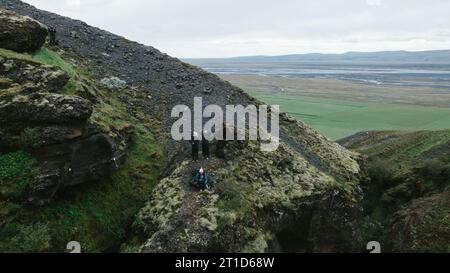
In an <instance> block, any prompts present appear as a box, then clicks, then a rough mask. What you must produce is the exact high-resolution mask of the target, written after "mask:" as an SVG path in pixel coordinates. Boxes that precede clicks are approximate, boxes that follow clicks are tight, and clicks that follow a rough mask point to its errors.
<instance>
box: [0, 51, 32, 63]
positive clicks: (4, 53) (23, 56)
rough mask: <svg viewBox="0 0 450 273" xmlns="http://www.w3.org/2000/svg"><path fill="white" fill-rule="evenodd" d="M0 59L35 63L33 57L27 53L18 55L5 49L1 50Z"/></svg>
mask: <svg viewBox="0 0 450 273" xmlns="http://www.w3.org/2000/svg"><path fill="white" fill-rule="evenodd" d="M0 57H5V58H14V59H20V60H27V61H34V60H33V58H32V57H31V55H29V54H26V53H25V54H21V53H17V52H15V51H12V50H8V49H4V48H0Z"/></svg>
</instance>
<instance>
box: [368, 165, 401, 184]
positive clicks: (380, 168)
mask: <svg viewBox="0 0 450 273" xmlns="http://www.w3.org/2000/svg"><path fill="white" fill-rule="evenodd" d="M367 174H368V175H369V177H370V179H371V181H372V183H373V185H374V186H376V187H377V188H378V189H379V190H383V189H386V188H389V186H390V185H392V183H393V182H394V180H395V179H394V177H395V172H394V170H393V169H392V167H391V163H389V162H388V161H385V160H380V159H378V160H376V161H373V162H371V163H369V165H368V168H367Z"/></svg>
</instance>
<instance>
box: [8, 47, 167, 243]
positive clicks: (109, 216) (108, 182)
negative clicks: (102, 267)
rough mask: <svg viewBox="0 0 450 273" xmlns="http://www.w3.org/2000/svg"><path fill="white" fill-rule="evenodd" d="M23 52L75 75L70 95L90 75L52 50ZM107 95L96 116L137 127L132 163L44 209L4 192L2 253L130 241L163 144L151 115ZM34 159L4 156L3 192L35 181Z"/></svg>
mask: <svg viewBox="0 0 450 273" xmlns="http://www.w3.org/2000/svg"><path fill="white" fill-rule="evenodd" d="M7 53H8V54H9V52H7ZM18 57H23V58H32V57H34V60H36V61H39V62H42V63H46V64H50V65H55V66H58V67H60V68H62V69H63V70H64V71H66V72H67V73H68V74H69V75H70V76H71V80H70V82H69V83H68V85H67V86H66V88H65V90H64V92H65V93H66V94H71V93H73V92H74V91H75V90H76V85H77V84H78V82H77V80H78V77H79V76H80V75H83V77H87V74H86V73H85V72H84V71H80V70H78V69H76V68H75V67H74V66H73V65H71V64H69V63H68V62H66V61H64V60H63V59H62V58H61V57H60V56H59V55H58V54H57V53H55V52H53V51H51V50H49V49H41V50H39V51H38V52H36V53H35V54H34V56H29V55H18ZM102 94H103V96H104V97H102V98H101V100H102V101H101V102H100V103H98V104H97V105H95V106H94V113H93V116H92V120H93V122H94V123H96V124H98V125H99V126H100V127H101V129H102V130H104V131H105V132H108V130H112V129H117V128H120V127H122V126H131V127H132V128H134V129H133V136H132V143H131V144H130V147H129V152H128V158H127V162H126V163H125V164H124V165H123V166H122V167H121V168H120V170H118V171H117V172H116V173H115V174H114V175H113V176H112V177H110V178H105V180H104V181H101V182H99V183H93V184H86V185H80V186H77V187H72V188H68V189H66V190H64V191H63V192H61V193H60V194H58V196H57V198H56V200H54V202H52V203H51V204H49V205H47V206H45V207H42V208H30V207H26V206H24V205H22V204H21V202H17V201H12V200H13V199H10V198H5V196H3V197H2V196H0V216H1V217H0V219H1V220H0V252H39V251H55V252H61V251H64V250H65V247H66V244H67V243H68V242H69V241H72V240H78V241H80V243H81V245H82V248H83V251H88V252H102V251H109V250H118V248H119V247H120V244H121V242H123V241H124V237H125V234H126V230H127V228H128V227H129V225H130V224H131V223H132V221H133V220H134V216H135V215H136V213H137V211H138V210H139V209H140V208H141V207H143V205H144V203H145V201H146V198H147V197H148V195H149V193H150V191H151V190H152V189H153V187H154V185H155V183H156V181H157V177H158V174H159V162H160V154H161V152H160V149H161V147H159V146H158V145H157V144H156V143H157V142H156V141H155V140H154V138H153V135H152V134H151V132H150V131H149V129H148V128H150V127H152V124H150V121H149V120H148V119H147V118H146V117H145V116H142V117H134V116H132V115H131V114H129V113H128V111H127V110H126V107H125V106H124V105H123V104H122V103H121V102H119V101H118V100H117V99H116V94H113V93H110V92H108V91H105V92H103V93H102ZM32 164H33V160H32V159H31V158H29V156H28V155H27V153H26V152H23V151H21V152H18V153H14V154H7V155H0V170H2V173H5V175H2V176H1V177H0V186H1V189H2V191H3V190H5V191H6V190H8V191H10V187H9V185H10V184H11V183H12V182H14V183H16V182H17V181H22V182H23V183H25V184H26V183H27V181H30V180H31V179H32V174H33V172H34V171H35V170H34V169H33V168H31V167H32ZM18 179H20V180H18ZM24 179H26V180H25V181H23V180H24ZM22 182H21V184H20V185H22V184H23V183H22ZM5 185H8V187H6V186H5ZM18 190H20V189H17V191H18Z"/></svg>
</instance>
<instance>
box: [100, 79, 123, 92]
mask: <svg viewBox="0 0 450 273" xmlns="http://www.w3.org/2000/svg"><path fill="white" fill-rule="evenodd" d="M100 83H101V84H103V85H104V86H106V87H107V88H108V89H111V90H123V89H125V88H126V87H127V82H126V81H124V80H121V79H119V78H117V77H111V78H104V79H102V80H101V81H100Z"/></svg>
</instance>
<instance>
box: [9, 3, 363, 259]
mask: <svg viewBox="0 0 450 273" xmlns="http://www.w3.org/2000/svg"><path fill="white" fill-rule="evenodd" d="M0 7H2V8H6V9H9V10H13V11H15V12H17V13H19V14H23V15H28V16H30V17H32V18H34V19H36V20H38V21H39V22H41V23H42V24H44V25H47V26H52V27H55V28H56V29H57V31H58V35H57V38H58V40H59V46H58V47H57V48H51V50H53V51H58V53H59V54H58V55H60V56H62V57H63V59H65V60H68V59H69V60H71V63H72V64H73V65H74V66H76V67H77V68H80V69H81V68H82V69H83V71H84V72H83V73H78V74H77V73H75V74H73V73H68V72H71V71H70V70H69V71H61V69H58V68H57V67H55V66H48V65H44V64H42V63H39V62H36V60H28V59H27V58H24V57H23V56H21V57H18V56H10V55H11V54H9V53H10V52H9V51H4V52H5V53H4V54H3V55H2V56H1V59H0V60H1V62H2V65H3V68H1V69H3V70H1V69H0V72H2V73H1V77H2V82H3V83H2V86H4V87H2V90H1V92H2V93H1V95H0V96H1V97H0V101H1V102H0V112H1V111H3V112H1V113H2V115H1V117H0V119H2V121H4V122H2V125H1V127H0V129H1V130H0V131H1V135H2V138H1V141H0V147H1V149H2V150H0V153H10V152H12V151H16V150H18V149H19V148H20V145H19V144H17V143H16V142H15V139H17V138H18V136H19V138H20V135H21V134H22V133H23V132H26V131H30V130H31V131H30V132H34V131H36V130H35V129H37V131H39V132H40V135H43V142H38V144H37V145H36V146H33V147H32V148H31V149H30V151H31V156H32V157H33V158H34V159H35V160H36V161H37V162H38V164H37V166H38V168H37V172H38V173H39V174H40V176H44V177H45V179H47V180H45V181H44V182H38V183H37V182H35V181H36V180H33V182H32V183H31V184H30V185H33V183H37V185H38V186H37V187H36V189H39V190H40V189H45V190H44V192H46V193H47V192H51V194H50V196H53V195H54V194H55V192H56V190H54V189H57V188H59V185H61V184H62V185H67V186H70V185H75V184H80V183H87V182H88V181H99V180H101V178H103V179H104V178H107V177H109V176H110V175H111V174H112V173H114V171H115V170H116V169H118V172H120V171H121V168H124V167H121V164H122V163H123V164H124V165H125V166H126V168H130V170H133V171H134V172H135V175H136V177H135V178H134V180H135V181H141V179H142V177H140V175H142V176H144V175H145V172H148V171H149V169H148V168H149V166H148V164H145V166H146V167H145V168H143V167H142V166H139V167H138V166H134V165H133V164H137V162H139V163H140V161H135V160H134V159H130V158H128V160H127V161H125V158H126V156H127V155H128V157H130V153H132V151H131V150H130V148H129V147H130V146H133V145H134V144H139V145H141V144H142V143H146V141H149V140H150V139H151V138H137V139H136V135H137V136H138V137H139V136H142V134H144V133H147V132H149V131H151V132H152V133H154V134H156V135H157V137H158V142H152V143H150V142H147V144H148V145H151V144H152V145H157V146H159V147H161V149H162V148H163V147H164V158H163V160H162V161H163V165H162V167H161V176H160V179H159V182H158V183H157V185H156V186H155V188H154V189H153V191H152V193H151V194H149V195H146V196H144V198H145V199H147V202H146V204H142V206H143V207H144V208H143V209H142V210H141V211H140V212H139V213H138V214H137V217H136V218H135V220H134V224H133V228H132V232H131V234H129V235H127V236H122V237H121V238H122V239H123V240H124V244H123V245H122V250H123V251H142V252H170V251H175V252H179V251H181V252H187V251H193V252H203V251H228V252H245V251H252V252H253V251H254V252H262V251H318V252H329V251H358V250H359V249H360V244H359V243H360V242H359V234H358V230H357V221H358V219H359V214H360V204H359V203H360V198H361V196H360V188H359V180H360V178H361V177H360V176H361V174H360V169H359V165H358V163H357V162H356V160H357V156H356V154H354V153H352V152H349V151H347V150H346V149H344V148H342V147H341V146H339V145H338V144H336V143H333V142H331V141H329V140H328V139H326V138H325V137H323V136H321V135H320V134H319V133H317V132H316V131H314V130H312V129H311V128H309V127H308V126H306V125H305V124H303V123H301V122H298V121H295V120H293V119H292V118H290V117H289V116H287V115H285V114H282V115H281V117H280V123H281V124H280V127H281V128H280V137H281V145H280V148H279V149H278V150H277V151H275V152H272V153H264V152H261V151H260V149H259V143H257V142H252V141H234V142H228V143H227V155H226V157H225V158H223V159H221V158H216V157H214V158H213V159H211V160H209V161H207V162H206V163H205V165H204V167H205V169H206V170H207V171H208V172H209V174H210V176H211V178H212V189H211V191H199V190H198V189H196V188H195V187H192V186H191V184H190V182H191V180H192V177H193V171H195V170H196V169H198V168H199V167H200V166H199V165H198V164H196V163H193V162H191V161H190V160H189V157H188V156H187V154H188V152H189V151H188V149H187V147H186V146H187V144H186V143H183V142H175V141H173V140H171V139H170V137H169V132H170V126H171V124H172V122H173V121H174V120H172V119H171V118H170V111H171V109H172V107H173V106H175V105H179V104H185V105H188V106H192V104H193V98H194V97H195V96H199V97H203V102H204V104H209V103H214V104H217V105H221V106H224V105H227V104H232V105H236V104H242V105H244V106H245V105H248V104H259V103H260V102H258V101H256V100H255V99H253V98H251V97H250V96H248V95H247V94H245V93H244V92H243V91H242V90H240V89H239V88H236V87H234V86H232V85H230V84H229V83H227V82H224V81H222V80H220V79H219V78H218V77H217V76H215V75H212V74H209V73H207V72H205V71H203V70H201V69H199V68H196V67H193V66H190V65H188V64H185V63H182V62H180V61H178V60H177V59H174V58H171V57H169V56H167V55H165V54H162V53H160V52H159V51H157V50H156V49H154V48H152V47H148V46H143V45H140V44H137V43H134V42H131V41H128V40H126V39H125V38H122V37H119V36H116V35H113V34H111V33H108V32H105V31H102V30H99V29H97V28H94V27H90V26H88V25H86V24H84V23H82V22H80V21H76V20H72V19H69V18H65V17H61V16H58V15H55V14H51V13H48V12H45V11H40V10H37V9H35V8H34V7H32V6H30V5H27V4H24V3H22V2H20V1H12V0H0ZM7 53H8V54H7ZM30 67H32V69H30ZM28 70H31V71H28ZM25 74H26V75H30V76H29V77H28V78H27V79H28V80H26V81H24V80H23V79H24V77H23V76H20V75H25ZM67 74H72V75H67ZM110 77H118V78H120V79H122V80H124V81H126V83H127V84H128V87H127V88H125V90H123V91H121V92H117V90H107V89H106V87H105V86H102V85H101V84H100V80H101V79H103V78H110ZM68 85H69V86H68ZM71 85H72V87H71ZM73 86H74V87H73ZM67 89H68V90H69V91H67ZM64 90H65V91H64ZM17 109H27V110H26V111H18V110H17ZM281 110H282V109H281ZM115 111H117V112H118V113H117V115H116V116H115V115H114V114H112V113H113V112H115ZM121 113H123V114H121ZM124 119H126V121H127V122H124V123H126V124H123V123H122V122H120V121H122V120H124ZM130 136H133V137H132V138H130ZM213 146H214V143H213ZM213 152H214V151H213ZM148 156H149V155H148V154H143V155H142V154H141V155H140V157H139V158H142V157H145V158H146V159H147V160H150V159H148ZM114 159H117V160H114ZM153 168H156V166H153ZM50 170H52V171H50ZM129 174H130V175H131V173H129ZM13 180H14V179H13ZM132 180H133V179H132ZM37 181H41V180H37ZM136 183H137V182H136ZM46 185H55V186H51V187H50V186H49V187H47V186H46ZM49 189H51V190H49ZM143 194H144V192H143ZM45 195H46V196H47V194H45ZM56 195H58V194H57V193H56ZM32 196H39V194H37V195H32ZM123 198H127V197H126V196H123ZM43 199H45V200H46V201H50V200H51V198H50V197H47V198H43ZM68 202H70V201H68ZM72 202H76V201H72ZM144 205H145V206H144ZM0 235H1V232H0ZM0 237H1V236H0ZM125 237H127V239H126V240H125ZM291 238H294V239H291ZM71 240H73V238H72V239H71ZM80 240H81V239H80ZM0 246H1V244H0Z"/></svg>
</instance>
